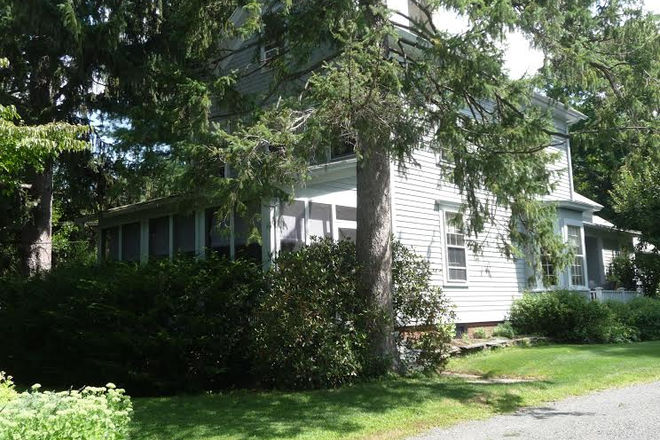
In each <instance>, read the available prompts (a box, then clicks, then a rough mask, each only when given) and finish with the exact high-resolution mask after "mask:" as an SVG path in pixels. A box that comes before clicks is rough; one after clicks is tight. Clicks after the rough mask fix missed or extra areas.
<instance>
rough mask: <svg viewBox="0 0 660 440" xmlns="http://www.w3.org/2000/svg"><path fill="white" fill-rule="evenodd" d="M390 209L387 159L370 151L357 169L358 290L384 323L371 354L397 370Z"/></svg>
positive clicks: (378, 324)
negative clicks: (382, 318) (359, 268)
mask: <svg viewBox="0 0 660 440" xmlns="http://www.w3.org/2000/svg"><path fill="white" fill-rule="evenodd" d="M391 241H392V208H391V199H390V157H389V154H388V152H387V149H386V148H381V149H379V150H377V149H375V148H374V149H372V151H370V152H369V155H368V156H367V157H366V158H365V159H364V160H362V161H361V163H360V164H358V166H357V242H356V247H357V259H358V263H359V264H360V266H361V271H360V280H359V282H360V284H359V288H360V290H361V292H362V294H363V295H365V297H366V298H367V299H368V301H369V303H371V304H372V306H374V308H375V310H376V311H377V312H378V314H379V316H382V317H384V318H385V320H384V321H377V322H376V323H375V324H376V325H374V326H373V327H372V331H371V335H370V339H371V341H370V345H371V349H372V354H373V355H374V356H375V357H376V359H379V360H381V359H382V361H383V362H384V366H385V368H386V369H387V370H392V369H394V370H396V369H398V352H397V347H396V342H395V338H394V310H393V304H392V243H391Z"/></svg>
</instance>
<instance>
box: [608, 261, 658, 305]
mask: <svg viewBox="0 0 660 440" xmlns="http://www.w3.org/2000/svg"><path fill="white" fill-rule="evenodd" d="M608 280H609V281H610V282H611V283H612V284H613V286H612V287H614V288H619V287H625V288H626V289H630V290H635V289H636V288H637V281H638V280H639V282H640V283H641V286H642V290H643V291H644V294H645V295H646V296H650V297H658V296H660V255H659V254H648V253H642V252H637V253H636V254H635V255H634V256H632V257H631V256H630V255H628V254H622V255H619V256H618V257H616V258H614V259H613V260H612V263H611V264H610V267H609V269H608Z"/></svg>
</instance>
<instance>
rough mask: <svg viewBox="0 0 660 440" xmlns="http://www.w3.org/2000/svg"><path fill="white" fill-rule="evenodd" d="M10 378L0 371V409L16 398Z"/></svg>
mask: <svg viewBox="0 0 660 440" xmlns="http://www.w3.org/2000/svg"><path fill="white" fill-rule="evenodd" d="M12 379H13V378H12V377H11V376H7V374H6V373H5V372H4V371H0V407H1V406H2V405H3V404H4V403H5V402H9V401H10V400H12V399H13V398H14V397H16V390H15V389H14V382H13V381H12Z"/></svg>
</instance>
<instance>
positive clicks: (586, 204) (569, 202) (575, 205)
mask: <svg viewBox="0 0 660 440" xmlns="http://www.w3.org/2000/svg"><path fill="white" fill-rule="evenodd" d="M547 201H548V202H551V203H556V204H557V206H559V207H560V208H568V209H574V210H576V211H592V212H597V211H600V210H601V209H603V205H601V204H600V203H598V202H594V201H593V200H591V199H590V198H588V197H585V196H583V195H582V194H579V193H576V192H575V191H574V192H573V197H572V198H571V199H559V200H557V199H555V200H553V199H550V200H547Z"/></svg>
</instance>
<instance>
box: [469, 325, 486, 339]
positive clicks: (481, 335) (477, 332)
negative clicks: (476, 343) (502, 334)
mask: <svg viewBox="0 0 660 440" xmlns="http://www.w3.org/2000/svg"><path fill="white" fill-rule="evenodd" d="M472 334H473V335H474V338H475V339H486V338H487V337H488V332H486V329H485V328H483V327H479V328H475V329H474V332H473V333H472Z"/></svg>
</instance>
